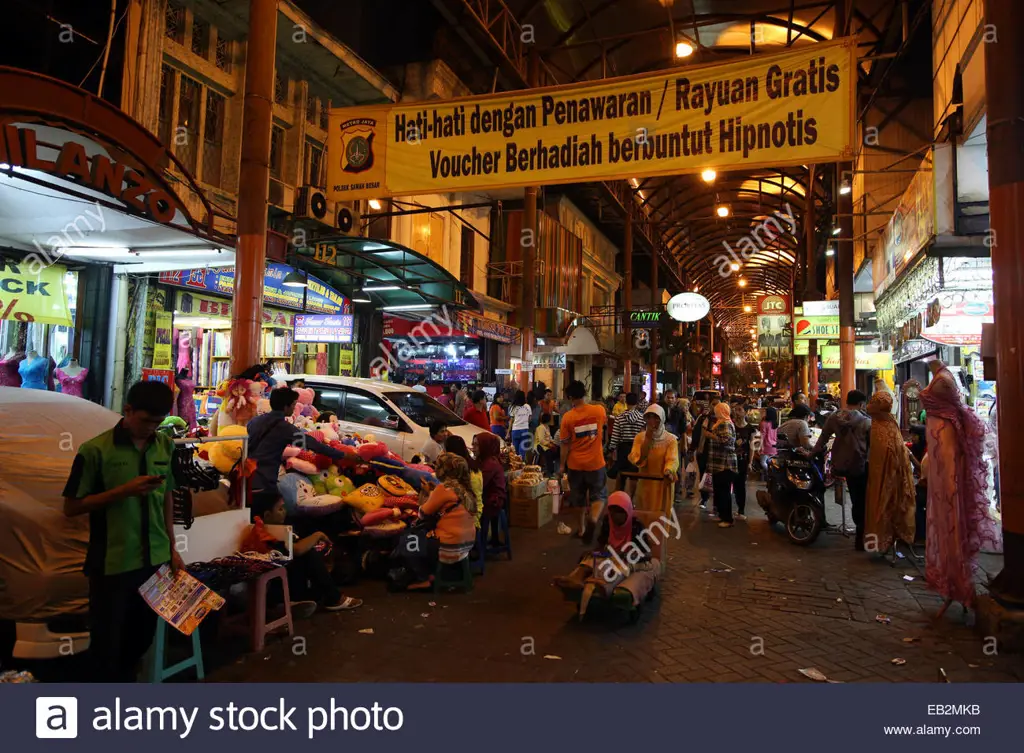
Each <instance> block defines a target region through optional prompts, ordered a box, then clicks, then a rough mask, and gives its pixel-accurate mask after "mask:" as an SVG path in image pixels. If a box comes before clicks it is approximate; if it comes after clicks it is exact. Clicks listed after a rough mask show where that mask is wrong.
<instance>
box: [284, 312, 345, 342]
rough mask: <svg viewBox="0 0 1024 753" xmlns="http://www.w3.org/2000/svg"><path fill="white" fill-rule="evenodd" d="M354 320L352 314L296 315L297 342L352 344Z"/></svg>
mask: <svg viewBox="0 0 1024 753" xmlns="http://www.w3.org/2000/svg"><path fill="white" fill-rule="evenodd" d="M354 319H355V317H354V316H353V315H352V314H338V315H337V316H330V315H327V314H296V315H295V342H297V343H350V342H352V330H353V320H354Z"/></svg>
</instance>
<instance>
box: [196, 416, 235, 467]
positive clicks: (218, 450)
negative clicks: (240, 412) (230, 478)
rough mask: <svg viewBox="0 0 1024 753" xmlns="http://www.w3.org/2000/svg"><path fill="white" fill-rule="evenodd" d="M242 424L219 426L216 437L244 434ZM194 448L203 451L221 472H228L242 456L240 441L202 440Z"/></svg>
mask: <svg viewBox="0 0 1024 753" xmlns="http://www.w3.org/2000/svg"><path fill="white" fill-rule="evenodd" d="M246 433H247V432H246V429H245V427H244V426H236V425H233V424H232V425H228V426H221V427H219V430H218V432H217V436H218V437H237V436H244V435H245V434H246ZM196 449H198V450H199V452H205V453H206V456H207V458H209V460H210V462H211V463H212V464H213V467H214V468H216V469H217V470H218V471H220V472H221V473H225V474H226V473H230V472H231V469H232V468H234V466H235V463H237V462H238V459H239V458H241V457H242V443H241V441H238V442H203V443H202V444H201V445H199V446H198V447H197V448H196Z"/></svg>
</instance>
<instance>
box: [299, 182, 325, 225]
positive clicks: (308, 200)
mask: <svg viewBox="0 0 1024 753" xmlns="http://www.w3.org/2000/svg"><path fill="white" fill-rule="evenodd" d="M292 214H293V215H294V217H295V219H297V220H314V221H316V222H320V223H322V224H324V225H331V226H333V225H334V202H333V201H328V200H327V194H325V193H324V192H323V191H321V190H320V189H319V188H316V187H315V186H302V187H301V188H299V189H298V190H297V191H296V192H295V209H294V211H293V212H292Z"/></svg>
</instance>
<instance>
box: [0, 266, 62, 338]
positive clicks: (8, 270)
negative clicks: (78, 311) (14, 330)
mask: <svg viewBox="0 0 1024 753" xmlns="http://www.w3.org/2000/svg"><path fill="white" fill-rule="evenodd" d="M30 259H31V257H29V259H26V260H24V261H20V262H18V261H12V260H10V259H5V258H3V257H2V256H0V319H11V320H13V321H16V322H40V323H42V324H57V325H60V326H62V327H73V326H74V322H72V321H71V311H70V310H69V309H68V297H67V294H66V293H65V291H64V274H65V273H66V272H67V269H65V268H64V267H63V266H61V265H60V264H51V265H50V266H48V267H44V266H43V265H42V264H41V263H40V262H39V260H38V259H35V260H30Z"/></svg>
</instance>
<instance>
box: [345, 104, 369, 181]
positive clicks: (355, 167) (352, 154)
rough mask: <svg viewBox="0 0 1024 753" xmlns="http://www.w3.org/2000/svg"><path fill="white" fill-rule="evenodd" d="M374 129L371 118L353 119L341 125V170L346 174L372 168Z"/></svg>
mask: <svg viewBox="0 0 1024 753" xmlns="http://www.w3.org/2000/svg"><path fill="white" fill-rule="evenodd" d="M376 127H377V121H376V120H374V119H373V118H354V119H353V120H346V121H345V122H344V123H342V124H341V142H342V145H343V148H342V156H341V169H342V170H344V171H345V172H346V173H361V172H365V171H366V170H369V169H370V168H371V167H373V137H374V136H375V135H376V133H375V130H376Z"/></svg>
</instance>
